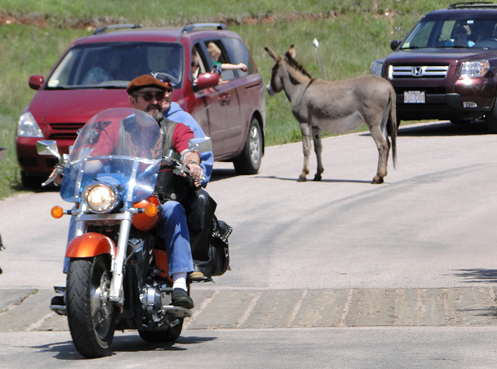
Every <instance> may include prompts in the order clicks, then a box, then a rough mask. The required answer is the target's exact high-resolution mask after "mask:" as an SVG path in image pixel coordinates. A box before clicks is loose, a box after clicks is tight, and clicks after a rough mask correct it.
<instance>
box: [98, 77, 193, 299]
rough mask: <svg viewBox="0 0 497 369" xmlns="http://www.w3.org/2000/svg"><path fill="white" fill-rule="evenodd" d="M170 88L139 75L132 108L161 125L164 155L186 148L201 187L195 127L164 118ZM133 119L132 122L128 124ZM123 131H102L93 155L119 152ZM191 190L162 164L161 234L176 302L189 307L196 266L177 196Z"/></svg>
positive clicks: (131, 88) (133, 86)
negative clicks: (190, 275)
mask: <svg viewBox="0 0 497 369" xmlns="http://www.w3.org/2000/svg"><path fill="white" fill-rule="evenodd" d="M167 90H168V86H167V85H166V84H164V83H163V82H161V81H159V80H157V79H156V78H154V77H152V76H150V75H143V76H140V77H137V78H135V79H134V80H132V81H131V82H130V83H129V85H128V87H127V92H128V94H129V95H130V96H129V103H130V105H131V107H132V108H134V109H137V110H142V111H144V112H146V113H148V114H149V115H150V116H152V117H153V118H154V119H155V120H156V121H157V123H158V124H159V125H160V129H161V131H162V133H163V135H164V139H163V148H162V150H163V151H162V154H163V156H164V155H165V153H166V152H167V151H168V150H171V149H172V150H174V151H175V152H177V153H178V154H180V155H182V154H183V153H184V152H186V154H184V157H183V159H182V160H183V162H184V163H185V165H186V166H187V167H188V169H189V170H190V178H191V179H193V181H194V187H199V186H200V180H201V178H202V169H201V168H200V166H199V163H200V155H199V153H198V152H196V151H190V152H187V150H188V140H190V139H192V138H194V135H193V132H192V130H191V129H189V128H188V127H187V126H185V125H183V124H181V123H174V122H172V121H169V120H167V119H164V117H163V115H162V108H161V106H160V102H161V101H162V100H163V99H164V95H165V93H166V91H167ZM133 123H134V122H128V125H129V124H133ZM121 134H122V133H121V132H111V126H109V127H107V134H102V138H101V139H100V140H101V146H99V149H100V150H99V151H98V152H93V153H92V155H109V154H111V153H113V152H117V147H118V142H119V138H120V136H121ZM102 140H104V143H103V144H102ZM150 149H153V148H150ZM191 191H194V188H192V187H189V185H188V180H187V179H185V178H183V177H179V176H177V175H175V174H173V173H172V170H171V168H168V167H167V165H164V166H161V169H160V171H159V178H158V181H157V185H156V189H155V193H156V194H157V195H158V197H159V198H160V200H161V202H163V204H162V211H161V217H160V220H159V225H158V228H157V236H158V237H159V239H161V240H162V241H163V242H164V245H165V248H166V251H167V254H168V260H169V275H170V276H171V277H172V279H173V294H172V303H173V305H177V306H182V307H185V308H187V309H191V308H193V306H194V303H193V300H192V299H191V297H190V296H189V295H188V292H187V291H188V288H187V281H186V278H187V274H188V273H191V272H193V271H194V269H193V259H192V255H191V249H190V238H189V234H188V225H187V218H186V214H185V210H184V208H183V206H182V205H181V204H180V203H179V202H178V201H177V200H182V198H185V197H186V196H188V193H189V192H191Z"/></svg>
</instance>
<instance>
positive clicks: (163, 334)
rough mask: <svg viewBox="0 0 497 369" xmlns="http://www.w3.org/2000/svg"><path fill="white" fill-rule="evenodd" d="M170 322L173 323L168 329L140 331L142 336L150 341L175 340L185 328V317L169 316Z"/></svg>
mask: <svg viewBox="0 0 497 369" xmlns="http://www.w3.org/2000/svg"><path fill="white" fill-rule="evenodd" d="M169 322H170V323H171V324H173V326H172V327H171V328H169V329H168V330H167V331H138V333H139V334H140V337H141V338H142V339H143V340H144V341H146V342H150V343H159V342H174V341H176V340H177V339H178V338H179V336H180V335H181V330H182V329H183V318H174V317H171V318H169Z"/></svg>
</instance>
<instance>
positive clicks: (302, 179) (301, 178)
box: [297, 176, 307, 182]
mask: <svg viewBox="0 0 497 369" xmlns="http://www.w3.org/2000/svg"><path fill="white" fill-rule="evenodd" d="M305 181H307V178H306V177H302V176H300V177H299V179H297V182H305Z"/></svg>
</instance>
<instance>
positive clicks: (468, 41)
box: [371, 2, 497, 133]
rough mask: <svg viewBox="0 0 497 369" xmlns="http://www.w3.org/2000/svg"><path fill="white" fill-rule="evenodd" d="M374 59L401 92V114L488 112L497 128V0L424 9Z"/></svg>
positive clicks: (458, 119) (462, 118) (377, 70)
mask: <svg viewBox="0 0 497 369" xmlns="http://www.w3.org/2000/svg"><path fill="white" fill-rule="evenodd" d="M390 46H391V48H392V50H393V51H394V52H393V53H391V54H390V55H389V56H388V57H387V58H386V59H380V60H376V61H374V62H373V63H372V64H371V73H372V74H375V75H379V76H382V77H384V78H386V79H388V80H389V81H390V82H391V83H392V85H393V86H394V88H395V91H396V92H397V115H398V119H399V123H400V120H420V119H443V120H446V119H448V120H450V121H451V122H452V123H466V122H469V121H472V120H475V119H480V118H483V117H484V118H485V119H486V122H487V126H488V128H489V130H490V131H491V132H493V133H497V107H496V105H497V100H496V96H497V75H496V73H497V4H494V3H489V2H471V3H457V4H452V5H450V6H449V7H447V8H446V9H440V10H436V11H434V12H431V13H428V14H426V15H425V16H424V17H423V18H421V20H420V21H419V22H418V23H417V24H416V26H415V27H414V28H413V29H412V30H411V31H410V32H409V33H408V34H407V36H406V37H405V38H404V40H402V41H400V40H394V41H392V43H391V45H390Z"/></svg>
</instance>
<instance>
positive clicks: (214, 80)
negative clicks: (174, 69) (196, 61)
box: [196, 73, 219, 90]
mask: <svg viewBox="0 0 497 369" xmlns="http://www.w3.org/2000/svg"><path fill="white" fill-rule="evenodd" d="M218 84H219V74H217V73H200V74H199V75H198V79H197V84H196V86H197V89H198V90H203V89H204V88H210V87H216V86H217V85H218Z"/></svg>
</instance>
